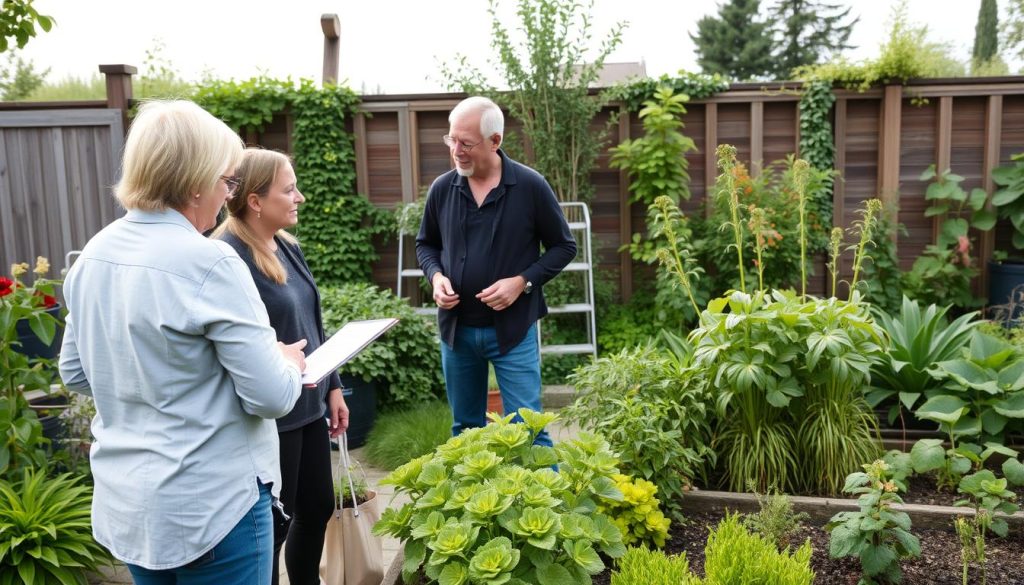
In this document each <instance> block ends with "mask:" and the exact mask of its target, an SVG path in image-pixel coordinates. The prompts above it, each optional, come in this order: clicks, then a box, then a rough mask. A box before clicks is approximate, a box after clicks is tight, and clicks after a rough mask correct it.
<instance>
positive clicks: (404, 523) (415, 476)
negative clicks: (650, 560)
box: [374, 409, 625, 585]
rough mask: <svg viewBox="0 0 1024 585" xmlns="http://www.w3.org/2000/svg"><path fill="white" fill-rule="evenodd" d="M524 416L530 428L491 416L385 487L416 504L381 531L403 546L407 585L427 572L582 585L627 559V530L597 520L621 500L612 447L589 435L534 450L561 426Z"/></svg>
mask: <svg viewBox="0 0 1024 585" xmlns="http://www.w3.org/2000/svg"><path fill="white" fill-rule="evenodd" d="M519 415H520V416H521V417H522V418H523V420H524V421H525V422H523V423H513V422H512V418H513V416H512V415H509V416H506V417H504V418H501V417H498V416H496V415H492V418H491V421H492V422H491V424H489V425H487V426H486V427H483V428H476V429H470V430H468V431H466V432H464V433H462V434H460V435H459V436H457V437H453V438H452V439H450V440H449V441H448V442H447V443H445V444H444V445H441V446H440V447H438V448H437V450H436V451H435V452H434V453H431V454H429V455H425V456H423V457H419V458H417V459H413V460H412V461H410V462H408V463H406V464H405V465H403V466H401V467H399V468H398V469H396V470H395V471H394V472H392V473H391V474H390V475H388V476H387V477H386V478H384V480H383V481H382V484H384V485H393V486H395V493H396V494H401V493H404V494H407V495H408V496H409V498H410V500H411V501H410V502H409V503H407V504H405V505H404V506H402V507H401V508H390V509H388V510H387V511H385V512H384V514H383V515H382V517H381V519H380V521H379V522H378V523H377V524H376V526H375V527H374V533H375V534H377V535H388V536H392V537H395V538H399V539H401V540H402V541H403V542H404V545H405V562H404V565H403V567H402V574H403V579H404V580H405V581H406V582H407V583H408V582H412V578H413V576H414V575H415V574H416V573H418V572H420V571H421V570H422V572H423V573H424V574H425V575H426V577H427V578H428V579H429V580H430V581H429V582H430V583H439V584H440V585H464V584H473V585H504V584H508V585H526V584H529V583H541V584H545V585H547V584H551V585H554V584H565V585H570V584H577V583H578V584H581V585H582V584H589V583H590V582H591V578H590V576H591V575H594V574H597V573H600V572H601V571H603V570H604V561H603V560H602V557H601V556H600V554H599V553H603V554H604V555H606V556H607V557H610V558H618V557H620V556H622V555H623V554H624V553H625V547H624V546H623V544H622V534H621V533H620V532H619V529H618V528H616V526H615V525H614V524H613V523H612V521H611V520H610V519H609V518H608V517H607V516H606V515H605V514H603V513H601V512H598V511H597V506H598V504H599V503H600V502H601V501H604V500H621V499H622V493H621V492H619V490H618V489H617V488H616V487H615V482H614V480H613V479H612V477H613V476H614V475H615V474H616V473H618V469H617V464H618V461H617V459H616V457H615V456H614V454H613V453H612V452H611V450H610V449H609V447H608V443H607V442H605V441H604V439H602V438H601V437H600V436H598V435H595V434H593V433H588V432H585V431H584V432H581V433H580V435H579V436H578V438H576V439H572V440H569V441H562V442H560V443H559V444H558V445H557V446H556V447H554V448H552V447H546V446H539V445H534V444H533V439H534V438H535V437H536V436H537V433H538V432H540V430H541V429H543V428H544V427H545V426H546V425H548V424H550V423H551V422H552V421H553V420H555V419H556V418H557V416H556V415H554V414H550V413H543V414H541V413H536V412H532V411H530V410H527V409H520V411H519ZM554 466H557V468H558V471H555V470H554V469H553V467H554Z"/></svg>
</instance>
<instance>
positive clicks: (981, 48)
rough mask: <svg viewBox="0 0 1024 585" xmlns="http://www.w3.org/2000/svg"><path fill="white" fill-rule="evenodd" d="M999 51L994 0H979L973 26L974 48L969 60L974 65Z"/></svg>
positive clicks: (997, 24)
mask: <svg viewBox="0 0 1024 585" xmlns="http://www.w3.org/2000/svg"><path fill="white" fill-rule="evenodd" d="M998 52H999V16H998V14H997V8H996V0H981V9H980V10H978V24H976V25H975V26H974V50H973V51H971V60H972V61H973V63H974V66H975V67H977V66H979V65H981V64H984V63H988V62H989V61H991V60H992V58H993V57H995V56H996V54H997V53H998Z"/></svg>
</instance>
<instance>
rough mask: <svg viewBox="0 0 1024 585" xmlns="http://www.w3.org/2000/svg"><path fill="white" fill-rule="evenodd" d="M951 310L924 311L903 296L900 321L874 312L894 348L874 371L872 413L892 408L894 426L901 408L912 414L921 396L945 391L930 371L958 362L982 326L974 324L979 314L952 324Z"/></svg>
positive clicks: (898, 318)
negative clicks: (873, 409) (947, 316)
mask: <svg viewBox="0 0 1024 585" xmlns="http://www.w3.org/2000/svg"><path fill="white" fill-rule="evenodd" d="M948 310H949V307H941V308H940V307H938V306H936V305H929V306H928V307H927V308H924V309H922V307H921V304H920V303H919V302H917V301H912V300H910V299H909V298H907V297H906V296H904V297H903V305H902V307H901V309H900V313H899V315H894V316H890V315H889V314H887V313H885V312H884V311H879V310H876V311H874V315H875V319H877V320H878V324H879V325H880V326H881V327H882V329H884V330H885V332H886V333H887V334H888V336H889V341H890V345H889V351H888V353H886V354H884V355H881V356H879V359H878V360H877V361H876V362H875V364H874V366H872V368H871V382H872V390H871V392H869V393H868V396H867V400H868V404H870V405H871V406H872V407H873V408H876V407H878V406H880V405H885V404H889V405H890V408H889V424H892V423H893V421H895V420H896V418H897V417H898V416H899V413H900V408H901V406H902V407H903V408H906V409H907V410H909V411H913V410H914V407H915V406H916V405H917V402H918V400H919V399H920V398H921V397H922V396H925V394H926V393H930V392H934V391H935V390H936V389H938V388H939V387H940V386H941V384H942V382H940V381H938V380H936V379H935V378H934V377H932V375H931V374H929V373H928V370H929V369H930V368H933V367H935V364H937V363H939V362H942V361H946V360H951V359H953V358H955V357H957V356H959V355H960V352H961V350H963V348H965V347H966V346H967V342H968V341H969V340H970V336H971V332H972V331H974V330H975V329H976V328H977V326H978V324H979V323H980V321H975V320H974V318H975V317H976V316H977V313H968V314H966V315H962V316H960V317H958V318H956V319H955V320H954V321H953V322H952V323H949V322H948V321H947V320H946V312H947V311H948Z"/></svg>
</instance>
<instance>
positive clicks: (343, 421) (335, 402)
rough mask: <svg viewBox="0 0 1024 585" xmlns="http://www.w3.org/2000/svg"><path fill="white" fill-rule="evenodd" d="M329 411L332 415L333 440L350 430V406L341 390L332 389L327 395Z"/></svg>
mask: <svg viewBox="0 0 1024 585" xmlns="http://www.w3.org/2000/svg"><path fill="white" fill-rule="evenodd" d="M327 410H328V411H329V412H330V414H331V429H330V430H331V438H332V439H333V438H335V437H337V436H338V435H340V434H341V433H344V432H345V430H346V429H348V405H347V404H345V397H344V396H342V394H341V388H331V391H330V392H328V393H327Z"/></svg>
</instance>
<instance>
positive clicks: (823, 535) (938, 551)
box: [594, 511, 1024, 585]
mask: <svg viewBox="0 0 1024 585" xmlns="http://www.w3.org/2000/svg"><path fill="white" fill-rule="evenodd" d="M722 516H723V514H722V512H720V511H705V512H697V513H690V514H688V516H687V520H688V522H687V523H686V524H684V525H679V524H673V525H672V529H671V532H670V535H671V539H670V540H669V541H668V542H666V545H665V549H664V550H665V552H666V553H667V554H678V553H680V552H684V551H685V552H686V558H687V559H688V560H689V562H690V569H691V570H692V571H694V572H696V573H697V574H699V575H703V572H704V544H705V542H706V541H707V537H708V532H709V527H713V526H715V525H717V524H718V521H719V520H721V519H722ZM817 526H818V525H817V524H816V523H812V522H807V523H805V524H804V526H803V527H802V528H801V529H800V531H799V533H798V534H797V535H796V537H795V538H794V540H793V544H794V545H799V544H801V543H802V542H803V541H804V540H805V539H807V538H810V539H811V543H812V546H813V547H814V553H813V556H812V558H811V568H812V569H813V570H814V572H815V575H816V577H815V580H814V582H815V584H823V585H855V584H856V583H857V580H858V579H859V578H860V574H861V571H860V562H859V561H858V560H857V559H852V558H846V559H832V558H829V556H828V533H827V532H825V531H824V530H823V529H822V528H820V527H817ZM914 534H915V535H917V536H918V537H919V538H920V539H921V557H920V558H917V559H914V560H908V561H905V562H904V563H903V564H902V566H903V573H904V578H903V582H904V583H908V584H910V585H914V584H922V585H923V584H928V585H946V584H949V585H960V583H962V578H961V563H960V544H959V541H958V540H957V537H956V535H955V534H954V533H953V532H952V530H950V531H945V530H936V529H917V527H916V526H915V529H914ZM986 552H987V554H988V565H987V567H988V583H989V584H990V585H1011V584H1014V583H1021V581H1022V579H1024V577H1022V572H1024V539H1022V538H1020V537H1019V534H1018V535H1014V534H1013V533H1011V536H1010V537H1008V538H990V539H989V540H988V546H987V548H986ZM610 577H611V571H610V570H605V572H603V573H601V574H599V575H596V576H595V577H594V583H595V585H606V584H608V583H610V582H611V579H610ZM968 582H969V583H980V582H981V576H980V572H979V571H978V570H977V568H976V567H972V568H971V572H970V576H969V579H968Z"/></svg>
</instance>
